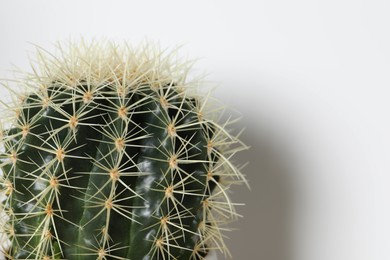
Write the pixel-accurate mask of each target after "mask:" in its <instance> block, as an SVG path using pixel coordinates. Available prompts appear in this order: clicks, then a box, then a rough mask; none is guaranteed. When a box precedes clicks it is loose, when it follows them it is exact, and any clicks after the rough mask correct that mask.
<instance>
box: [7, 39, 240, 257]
mask: <svg viewBox="0 0 390 260" xmlns="http://www.w3.org/2000/svg"><path fill="white" fill-rule="evenodd" d="M57 47H58V48H57V52H58V53H59V54H57V53H56V54H51V53H49V52H46V51H44V50H42V49H38V51H37V54H38V55H37V61H36V62H37V64H38V65H33V66H32V71H33V72H32V73H30V74H27V75H24V76H23V77H22V79H21V80H18V81H17V84H16V85H19V86H21V87H22V88H23V91H22V90H16V89H15V87H14V86H10V85H9V84H5V83H4V84H3V85H4V87H6V88H8V89H9V90H10V91H11V92H12V93H13V94H14V95H13V96H14V97H15V102H14V104H12V105H11V104H6V107H7V108H6V111H4V112H3V114H4V116H3V122H2V131H1V133H2V136H1V145H2V153H1V156H0V160H1V164H0V167H1V169H2V172H3V174H2V176H1V181H0V185H1V189H2V191H3V193H4V194H5V198H4V200H3V202H2V205H1V207H2V208H1V209H0V210H1V211H2V214H4V215H5V216H6V219H5V223H4V224H3V225H2V227H1V232H2V233H3V235H5V236H6V237H7V239H8V240H9V241H8V242H7V243H5V244H4V245H3V251H5V252H4V254H5V255H6V257H7V259H84V260H85V259H87V260H88V259H133V260H134V259H135V260H138V259H203V258H204V257H205V256H206V255H207V254H208V252H209V251H210V250H220V251H221V252H223V253H225V254H226V255H229V251H228V249H227V248H226V245H225V243H224V238H225V234H224V233H225V232H224V231H225V230H228V227H227V225H226V224H227V223H229V222H230V221H232V220H234V219H236V217H238V216H239V215H238V213H237V212H236V211H235V206H236V205H237V204H236V203H233V202H232V201H231V199H230V198H229V188H230V186H231V185H232V184H237V183H246V180H245V177H244V176H243V175H242V174H241V173H240V167H238V166H235V165H234V164H233V163H232V157H233V156H234V155H235V154H236V153H237V152H239V151H241V150H243V149H246V146H245V145H244V144H243V143H242V142H241V141H240V140H239V139H238V135H233V134H231V131H230V129H229V128H230V125H231V123H232V122H233V120H227V121H226V122H224V123H218V121H219V118H220V117H221V113H222V112H221V111H222V110H221V109H219V107H218V106H216V105H215V102H208V101H209V100H210V99H211V98H210V97H209V96H208V95H203V94H201V93H200V91H198V90H197V85H198V83H197V82H198V81H196V80H194V81H188V80H187V74H188V71H189V69H190V66H189V65H188V64H187V63H185V62H181V61H180V59H178V58H177V56H176V55H175V54H176V52H175V51H171V52H167V51H166V50H165V51H161V50H159V49H158V48H157V47H155V46H154V47H153V45H151V44H145V45H141V46H139V47H136V48H133V47H130V46H128V45H126V46H118V45H116V44H114V43H107V42H106V43H96V42H92V43H85V42H81V43H77V44H75V43H71V44H70V45H67V46H65V47H64V46H63V45H60V44H59V45H58V46H57ZM7 245H8V246H7Z"/></svg>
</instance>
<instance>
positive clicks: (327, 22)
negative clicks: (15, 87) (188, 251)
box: [0, 0, 390, 260]
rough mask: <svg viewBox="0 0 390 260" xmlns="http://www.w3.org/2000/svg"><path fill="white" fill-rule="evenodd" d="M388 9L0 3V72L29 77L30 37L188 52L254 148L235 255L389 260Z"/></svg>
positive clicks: (240, 196) (244, 2)
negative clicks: (148, 43)
mask: <svg viewBox="0 0 390 260" xmlns="http://www.w3.org/2000/svg"><path fill="white" fill-rule="evenodd" d="M389 14H390V2H389V1H388V0H387V1H379V0H354V1H349V0H326V1H325V0H324V1H318V0H317V1H316V0H311V1H310V0H306V1H304V0H297V1H288V0H284V1H282V0H273V1H249V0H240V1H169V0H164V1H115V0H110V1H96V0H95V1H85V0H84V1H81V0H78V1H73V0H72V1H69V0H68V1H1V2H0V77H3V78H4V77H9V76H10V75H11V74H10V73H9V72H7V70H8V69H11V68H12V65H11V64H15V65H17V66H19V67H21V68H23V69H26V70H28V60H27V55H28V51H31V50H33V49H34V48H33V46H32V45H31V44H30V43H36V44H38V45H41V46H43V47H45V48H46V49H49V50H50V49H51V48H52V43H54V42H55V41H57V40H66V39H69V37H72V38H73V39H78V38H80V37H81V36H83V37H84V38H86V39H90V38H97V39H99V38H101V37H104V38H107V39H113V40H117V41H119V42H120V41H122V40H127V41H130V42H134V43H138V42H140V41H141V40H143V39H145V38H147V39H150V40H153V41H159V42H160V43H161V45H162V46H165V47H169V46H176V45H178V44H184V47H183V48H182V52H183V55H184V56H188V57H190V58H200V60H199V61H198V62H197V64H196V67H195V69H196V71H197V72H208V73H209V74H208V77H207V79H208V80H210V81H213V82H215V83H216V85H218V89H217V91H216V93H215V95H216V96H217V97H218V98H219V99H221V100H223V102H224V103H226V104H228V105H229V106H230V107H233V108H235V109H237V110H238V111H240V112H241V113H242V115H243V120H242V121H241V122H240V123H239V125H237V127H238V128H241V127H244V126H245V127H246V131H245V133H244V134H243V137H242V138H243V139H244V141H245V142H246V143H247V144H248V145H250V146H251V147H252V148H251V150H250V151H248V152H245V153H243V154H242V155H241V156H240V158H238V159H239V161H240V162H245V161H249V162H250V164H249V166H248V167H247V168H246V169H245V171H244V173H245V174H247V175H248V178H249V180H250V185H251V187H252V191H251V192H249V191H247V190H246V189H245V188H244V187H242V188H241V187H239V188H237V189H235V192H234V197H235V200H236V201H239V202H245V203H246V206H245V207H240V208H239V212H240V213H242V214H243V215H244V218H242V219H240V220H239V221H238V222H236V223H235V225H234V227H235V228H237V229H238V230H236V231H234V232H233V233H231V234H229V236H230V240H229V242H228V243H229V246H230V248H231V251H232V254H233V256H234V257H233V258H234V259H240V260H241V259H242V260H246V259H255V260H257V259H259V260H388V259H390V206H389V205H390V201H389V198H390V189H389V186H390V160H389V159H390V123H389V120H390V103H389V98H390V90H389V88H390V30H389V29H390V15H389ZM2 91H3V90H2ZM220 258H221V259H223V257H220Z"/></svg>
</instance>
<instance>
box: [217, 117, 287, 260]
mask: <svg viewBox="0 0 390 260" xmlns="http://www.w3.org/2000/svg"><path fill="white" fill-rule="evenodd" d="M244 123H245V122H244ZM247 125H250V124H249V122H248V124H247ZM256 130H257V131H258V132H261V131H259V129H252V131H250V130H249V131H245V133H244V134H243V135H242V137H241V139H242V140H243V141H244V142H245V143H246V144H249V145H250V146H251V148H250V150H248V151H245V152H242V153H241V154H240V156H238V157H237V160H238V161H239V162H249V165H248V166H246V167H245V168H244V170H243V173H244V174H246V175H247V177H248V180H249V184H250V186H251V191H248V189H247V188H246V187H245V186H240V187H234V191H233V192H234V194H232V197H233V199H234V201H237V202H244V203H245V206H244V207H238V212H239V213H240V214H242V215H243V216H244V217H243V218H240V219H239V221H237V222H235V223H234V225H233V228H234V229H238V230H236V231H234V232H232V233H228V236H229V238H230V239H228V241H227V245H228V247H229V249H230V250H231V253H232V257H233V259H240V260H253V259H256V260H293V259H294V254H293V244H292V235H293V209H294V192H293V184H294V182H293V181H294V179H293V176H294V174H293V172H292V171H293V170H292V168H293V167H292V166H291V163H290V162H289V161H290V160H289V159H288V158H287V156H286V155H285V153H284V152H283V151H281V150H280V147H278V146H279V145H277V144H276V142H275V140H276V139H275V138H277V137H276V136H274V137H272V136H262V135H261V134H258V133H256ZM218 259H220V260H221V259H225V257H224V256H222V255H220V256H219V257H218Z"/></svg>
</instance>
